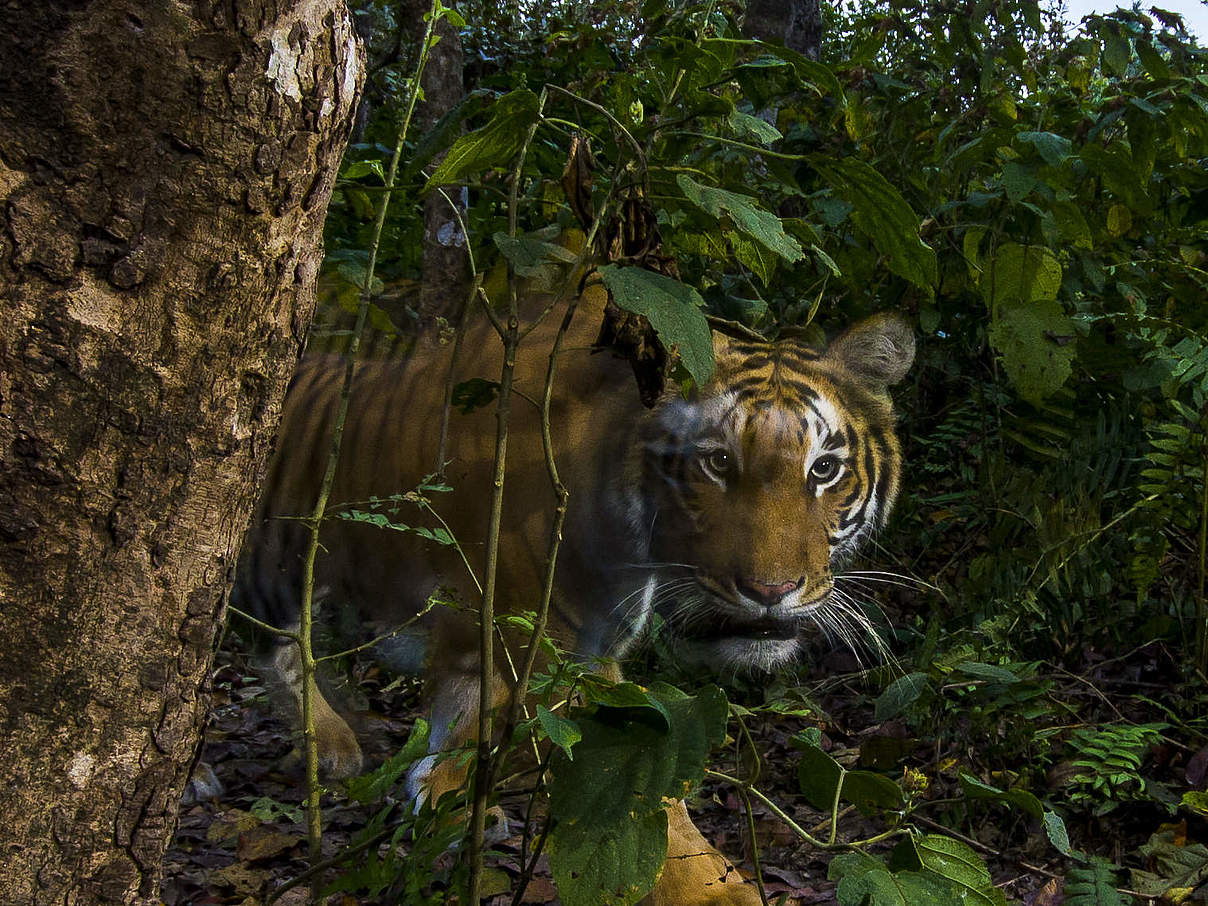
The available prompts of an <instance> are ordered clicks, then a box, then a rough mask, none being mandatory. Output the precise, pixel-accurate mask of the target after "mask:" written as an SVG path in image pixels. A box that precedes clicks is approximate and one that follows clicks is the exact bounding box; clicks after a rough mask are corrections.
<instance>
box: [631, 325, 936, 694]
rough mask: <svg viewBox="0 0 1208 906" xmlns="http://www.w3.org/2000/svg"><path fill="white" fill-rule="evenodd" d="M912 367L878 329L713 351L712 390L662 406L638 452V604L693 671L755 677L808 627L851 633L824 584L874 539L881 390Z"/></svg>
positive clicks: (892, 463)
mask: <svg viewBox="0 0 1208 906" xmlns="http://www.w3.org/2000/svg"><path fill="white" fill-rule="evenodd" d="M913 356H914V340H913V336H912V334H911V332H910V330H909V328H908V327H907V325H906V324H905V323H904V322H903V321H901V320H900V319H898V318H895V317H890V316H877V317H875V318H872V319H870V320H868V321H865V322H862V323H861V324H858V325H856V326H855V327H854V328H852V329H850V330H849V331H848V332H847V333H845V334H843V335H841V336H840V337H839V338H838V339H837V340H836V341H835V342H834V343H832V344H831V346H830V347H829V348H828V349H827V350H826V351H825V352H822V353H819V352H816V351H814V350H810V349H807V348H804V347H802V346H799V345H796V344H793V343H787V342H781V343H778V344H771V345H769V344H758V343H750V342H745V341H735V340H726V339H725V338H720V339H719V340H717V341H716V342H715V358H716V361H717V367H716V370H715V374H714V377H713V379H712V380H711V381H710V382H709V384H708V385H706V386H705V387H703V388H701V389H700V391H699V392H698V393H697V394H695V395H694V396H693V397H691V398H688V399H684V398H682V397H679V396H675V397H669V398H667V399H666V400H664V401H663V403H662V404H661V405H660V406H659V407H658V408H657V409H656V410H655V412H654V413H653V414H652V417H651V419H650V421H649V423H648V424H647V426H646V429H645V431H644V433H643V436H642V463H641V469H642V484H643V486H644V488H645V490H646V493H647V495H648V497H647V501H648V507H647V509H646V511H645V512H644V513H643V514H642V518H643V519H645V520H647V521H648V526H649V531H650V539H651V546H650V550H651V560H652V564H653V566H654V568H655V570H656V573H657V575H658V584H657V585H655V586H654V587H653V591H652V595H651V598H652V600H651V603H652V605H653V606H654V608H655V609H656V610H657V611H658V612H660V613H661V614H662V616H663V617H664V619H665V621H666V623H667V624H668V625H669V627H670V629H671V631H672V632H673V634H674V636H675V638H676V641H677V645H678V647H679V648H680V649H681V650H686V653H687V654H688V656H689V657H690V659H692V660H699V661H702V662H705V663H709V664H711V665H713V666H715V667H719V668H721V669H725V670H739V671H750V670H768V669H771V668H773V667H776V666H777V665H780V664H783V663H785V662H787V661H791V660H793V659H795V658H796V657H797V656H798V655H799V652H800V644H801V638H802V630H803V629H804V628H805V626H806V624H809V623H818V624H820V625H822V626H823V627H824V628H826V627H829V628H831V629H833V630H835V631H836V633H837V634H838V635H840V636H841V637H843V636H850V633H851V629H850V626H851V623H852V621H853V620H854V621H856V622H857V623H858V622H860V621H861V620H863V619H864V618H863V616H862V615H861V614H859V613H858V612H857V611H856V610H855V608H854V607H851V606H850V604H849V602H848V600H847V599H846V598H845V596H843V595H842V594H841V593H836V591H835V589H834V574H833V569H834V567H835V565H836V564H838V563H840V562H841V561H842V560H843V559H844V558H845V557H846V556H848V555H849V554H851V553H852V552H853V551H855V550H856V548H857V547H858V546H859V544H860V543H861V541H863V540H864V539H866V538H867V537H868V536H869V535H870V534H872V532H873V531H875V529H877V528H878V527H879V526H880V525H882V524H883V523H884V520H885V518H886V516H887V515H888V514H889V511H890V508H891V507H892V505H893V501H894V498H895V496H896V494H897V489H898V480H899V472H900V467H901V461H900V460H901V456H900V448H899V445H898V441H897V438H896V437H895V436H894V433H893V413H892V410H891V406H890V400H889V396H888V392H887V388H888V386H889V385H890V384H893V383H895V382H897V381H898V380H900V379H901V377H902V376H903V375H904V374H905V373H906V370H907V369H908V368H909V367H910V364H911V361H912V360H913Z"/></svg>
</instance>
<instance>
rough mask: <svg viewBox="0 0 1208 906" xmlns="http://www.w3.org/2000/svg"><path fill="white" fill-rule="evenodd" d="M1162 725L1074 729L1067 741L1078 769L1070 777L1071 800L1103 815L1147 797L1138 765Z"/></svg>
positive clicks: (1071, 802)
mask: <svg viewBox="0 0 1208 906" xmlns="http://www.w3.org/2000/svg"><path fill="white" fill-rule="evenodd" d="M1165 729H1167V725H1166V724H1143V725H1138V726H1107V727H1092V728H1086V729H1082V730H1077V731H1075V732H1074V735H1073V736H1071V737H1070V740H1069V745H1070V748H1072V749H1073V750H1074V753H1075V754H1074V760H1073V765H1074V767H1075V768H1077V769H1078V772H1077V773H1075V774H1074V775H1073V776H1072V777H1071V778H1070V781H1069V782H1070V787H1071V789H1070V791H1069V794H1068V800H1069V802H1070V804H1071V805H1073V806H1076V807H1079V808H1086V809H1089V810H1090V811H1091V812H1092V813H1093V814H1095V815H1106V814H1107V813H1108V812H1110V811H1112V810H1113V809H1115V808H1117V807H1118V806H1120V805H1121V804H1122V803H1125V802H1133V801H1137V800H1146V799H1149V798H1150V797H1149V796H1148V795H1147V791H1146V782H1145V778H1144V777H1142V776H1141V765H1142V764H1143V763H1144V760H1145V756H1146V754H1147V753H1148V752H1149V749H1150V747H1152V746H1154V745H1156V744H1157V743H1158V742H1159V741H1160V740H1161V739H1162V731H1163V730H1165Z"/></svg>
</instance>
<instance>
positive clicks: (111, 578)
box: [0, 0, 362, 904]
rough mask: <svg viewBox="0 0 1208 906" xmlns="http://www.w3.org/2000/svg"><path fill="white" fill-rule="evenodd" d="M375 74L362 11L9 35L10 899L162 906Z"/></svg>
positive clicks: (189, 5) (132, 11)
mask: <svg viewBox="0 0 1208 906" xmlns="http://www.w3.org/2000/svg"><path fill="white" fill-rule="evenodd" d="M359 53H360V51H359V46H358V44H357V42H356V39H355V37H354V35H353V29H352V23H351V21H350V18H349V15H348V13H347V11H346V10H345V8H344V3H343V0H277V2H267V0H263V2H262V0H193V2H184V0H180V2H175V3H167V4H165V3H161V2H158V0H94V2H80V0H44V2H38V3H8V4H5V5H4V7H3V9H2V11H0V59H2V60H4V66H3V67H0V199H2V202H3V206H2V207H0V298H3V300H4V301H3V303H2V305H0V310H2V311H3V314H4V317H3V319H0V815H3V816H4V824H3V826H2V828H0V848H2V849H3V852H4V860H3V862H0V903H13V904H17V903H20V904H40V903H56V904H63V903H71V904H77V903H100V902H105V903H137V902H151V901H155V900H156V897H157V892H158V883H159V863H160V859H161V857H162V855H163V853H164V850H165V848H166V847H167V845H168V843H169V841H170V839H171V834H172V830H173V828H174V826H175V823H176V817H177V803H178V800H179V798H180V793H181V790H182V788H183V786H184V784H185V781H186V779H187V777H188V773H189V767H190V763H191V762H192V760H193V758H194V755H195V752H196V748H197V742H198V735H199V730H200V727H201V724H202V720H203V718H204V715H205V710H206V708H205V704H206V702H205V697H204V696H202V695H199V694H198V693H199V690H200V689H201V688H202V685H203V683H204V682H205V679H206V677H207V674H208V670H209V665H210V661H211V654H212V648H213V643H214V631H215V626H216V625H217V621H218V619H219V616H220V608H221V602H222V600H223V597H224V593H225V590H226V588H227V585H228V580H229V578H230V575H231V572H232V568H233V566H234V563H235V557H236V553H237V550H238V546H239V542H240V540H241V537H242V535H243V531H244V528H245V527H246V524H247V520H248V516H249V512H250V509H251V506H252V502H253V498H254V496H255V493H256V488H257V485H258V483H259V481H260V479H261V477H262V474H263V471H264V466H265V459H266V456H267V453H268V451H269V448H270V446H271V438H272V434H273V430H274V429H275V426H276V421H277V415H278V409H279V404H280V400H281V397H282V396H283V394H284V390H285V385H286V382H287V381H288V379H289V375H290V373H291V371H292V369H293V365H294V363H295V361H296V359H297V355H298V351H299V348H300V344H301V342H302V338H303V335H304V333H305V330H306V326H307V323H308V321H309V318H310V314H311V309H312V306H313V302H314V278H315V274H316V272H317V270H318V267H319V262H320V259H321V256H322V250H321V229H322V223H323V216H324V213H325V211H326V207H327V202H328V198H329V196H330V193H331V189H332V184H333V181H334V179H335V173H336V168H337V166H338V164H339V160H340V154H341V152H342V150H343V147H344V143H345V141H346V138H347V134H348V127H349V121H350V115H351V112H352V110H353V108H354V105H355V95H356V93H357V90H358V88H359V84H360V80H361V69H362V66H361V63H360V57H359Z"/></svg>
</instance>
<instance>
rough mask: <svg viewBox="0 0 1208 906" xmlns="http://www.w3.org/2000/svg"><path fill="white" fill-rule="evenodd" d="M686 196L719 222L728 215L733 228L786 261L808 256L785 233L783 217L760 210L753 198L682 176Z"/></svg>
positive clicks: (682, 187)
mask: <svg viewBox="0 0 1208 906" xmlns="http://www.w3.org/2000/svg"><path fill="white" fill-rule="evenodd" d="M675 181H676V183H677V184H678V185H679V187H680V191H681V192H683V193H684V196H685V197H686V198H687V199H688V200H689V201H690V202H692V203H693V204H694V205H696V206H697V207H699V208H702V209H703V210H705V211H706V212H708V213H709V214H712V215H713V216H714V217H716V218H717V219H719V220H720V219H721V218H723V217H726V216H729V218H730V219H731V220H732V221H733V222H734V225H735V226H736V227H737V228H738V229H739V230H740V231H742V232H743V233H745V234H746V235H748V236H750V237H751V238H752V239H754V240H755V241H757V242H759V243H762V244H763V245H764V246H766V247H767V248H768V249H770V250H771V251H773V252H775V253H776V254H777V255H779V256H780V257H782V258H784V259H785V260H786V261H790V262H791V261H798V260H800V259H801V257H802V256H803V255H804V254H805V252H803V251H802V250H801V246H800V245H799V244H798V242H797V240H796V239H794V238H793V237H792V236H790V235H788V234H787V233H786V232H785V231H784V225H783V224H782V223H781V222H780V218H779V217H777V216H776V215H775V214H773V213H772V212H771V211H767V210H764V209H763V208H761V207H759V205H758V203H757V202H756V201H755V199H754V198H751V197H750V196H749V195H740V194H738V193H737V192H727V191H726V190H725V189H715V188H713V187H712V186H706V185H702V184H701V183H698V182H697V181H696V180H694V179H692V177H690V176H686V175H685V174H683V173H681V174H679V175H678V176H677V177H676V178H675Z"/></svg>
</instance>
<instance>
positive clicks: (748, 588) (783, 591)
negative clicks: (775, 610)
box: [735, 576, 805, 607]
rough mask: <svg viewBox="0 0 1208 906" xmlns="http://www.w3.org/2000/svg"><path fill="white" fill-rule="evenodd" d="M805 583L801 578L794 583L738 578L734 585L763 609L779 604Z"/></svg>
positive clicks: (803, 578)
mask: <svg viewBox="0 0 1208 906" xmlns="http://www.w3.org/2000/svg"><path fill="white" fill-rule="evenodd" d="M804 581H805V577H804V576H802V577H801V578H800V579H798V580H797V581H796V582H774V583H768V582H760V581H758V580H756V579H744V578H739V579H738V580H737V582H736V583H735V584H736V585H737V586H738V590H739V591H740V592H742V593H743V594H744V595H746V596H747V597H748V598H750V599H751V600H752V601H758V602H759V603H760V604H762V605H763V606H764V607H773V606H775V605H776V604H779V603H780V601H781V599H783V598H784V596H785V595H787V594H788V593H789V592H791V591H796V590H797V588H799V587H800V586H801V583H802V582H804Z"/></svg>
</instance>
